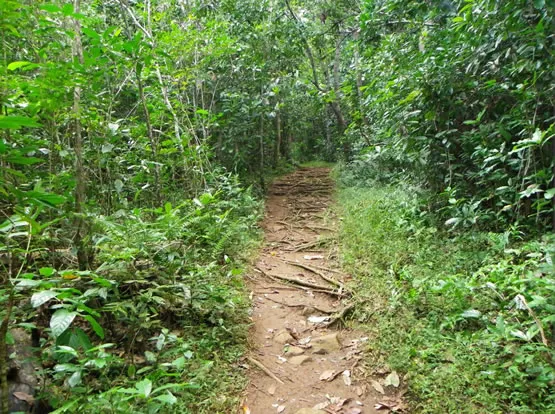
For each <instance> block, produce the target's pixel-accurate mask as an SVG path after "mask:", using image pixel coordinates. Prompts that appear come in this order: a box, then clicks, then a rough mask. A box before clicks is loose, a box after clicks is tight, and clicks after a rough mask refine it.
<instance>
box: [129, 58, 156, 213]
mask: <svg viewBox="0 0 555 414" xmlns="http://www.w3.org/2000/svg"><path fill="white" fill-rule="evenodd" d="M141 71H142V67H141V66H140V65H139V64H137V66H136V69H135V76H136V79H137V88H138V89H139V98H140V99H141V104H142V106H143V112H144V115H145V123H146V133H147V136H148V141H149V143H150V151H151V153H152V160H153V161H154V197H155V199H156V204H157V205H158V206H160V205H162V196H161V193H160V165H159V164H158V145H157V143H156V138H155V136H154V129H153V128H152V122H151V120H150V111H149V109H148V105H147V103H146V98H145V90H144V86H143V80H142V79H141Z"/></svg>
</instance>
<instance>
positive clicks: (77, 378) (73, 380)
mask: <svg viewBox="0 0 555 414" xmlns="http://www.w3.org/2000/svg"><path fill="white" fill-rule="evenodd" d="M67 383H68V385H69V386H70V387H71V388H73V387H75V386H76V385H79V384H81V370H79V371H75V372H74V373H73V374H72V375H71V377H69V379H68V380H67Z"/></svg>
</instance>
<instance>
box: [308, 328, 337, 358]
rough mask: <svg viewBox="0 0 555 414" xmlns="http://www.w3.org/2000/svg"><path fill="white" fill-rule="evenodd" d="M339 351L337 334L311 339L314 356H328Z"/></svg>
mask: <svg viewBox="0 0 555 414" xmlns="http://www.w3.org/2000/svg"><path fill="white" fill-rule="evenodd" d="M340 349H341V342H339V337H338V333H337V332H334V333H331V334H328V335H324V336H320V337H319V338H312V353H314V354H329V353H330V352H334V351H339V350H340Z"/></svg>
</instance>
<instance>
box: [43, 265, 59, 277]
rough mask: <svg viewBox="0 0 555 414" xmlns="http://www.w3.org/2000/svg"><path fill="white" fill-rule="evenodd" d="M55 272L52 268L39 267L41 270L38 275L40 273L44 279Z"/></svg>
mask: <svg viewBox="0 0 555 414" xmlns="http://www.w3.org/2000/svg"><path fill="white" fill-rule="evenodd" d="M55 272H56V269H53V268H51V267H41V268H40V269H39V273H40V274H41V275H42V276H46V277H48V276H52V275H53V274H54V273H55Z"/></svg>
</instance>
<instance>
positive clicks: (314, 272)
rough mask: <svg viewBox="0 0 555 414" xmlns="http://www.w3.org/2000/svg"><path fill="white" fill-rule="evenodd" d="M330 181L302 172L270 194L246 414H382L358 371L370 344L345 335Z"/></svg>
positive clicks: (256, 283)
mask: <svg viewBox="0 0 555 414" xmlns="http://www.w3.org/2000/svg"><path fill="white" fill-rule="evenodd" d="M329 173H330V171H329V169H326V168H304V169H300V170H298V171H296V172H294V173H292V174H289V175H287V176H285V177H283V178H282V179H280V180H278V181H276V182H275V183H274V184H273V186H272V188H271V190H270V196H269V198H268V200H267V204H266V205H267V207H266V218H265V220H264V222H263V228H264V230H265V235H266V237H265V244H264V247H263V251H262V254H261V255H260V258H259V259H258V262H257V263H256V266H255V270H254V272H253V274H252V282H251V285H250V289H251V291H252V299H253V314H252V318H253V321H254V328H253V331H252V333H251V334H252V337H253V342H254V347H255V350H254V351H253V352H252V353H251V356H250V358H249V361H248V364H249V366H250V367H251V370H250V385H249V387H248V390H247V395H246V397H245V402H244V405H243V410H244V412H246V413H251V414H266V413H284V414H288V413H291V414H318V413H322V414H325V413H342V414H357V413H366V414H368V413H378V412H380V413H383V412H384V411H376V409H375V408H374V405H375V404H376V403H377V401H378V400H379V396H380V395H379V394H378V393H377V392H376V391H375V390H374V389H373V388H372V387H371V386H369V384H368V383H367V382H366V381H367V380H366V379H365V376H366V375H365V373H364V370H363V369H362V367H361V366H360V365H362V364H360V365H359V360H360V358H361V356H362V355H361V353H362V349H363V348H364V347H365V345H366V344H365V342H366V341H367V340H368V339H367V338H364V335H363V334H362V333H360V332H353V331H349V330H345V329H343V330H342V329H341V323H340V319H341V316H342V313H343V312H345V311H348V310H349V308H348V306H349V298H348V292H346V291H345V290H344V289H343V287H342V285H343V282H344V281H345V280H346V279H347V276H345V275H344V274H342V273H341V272H340V271H339V270H337V267H336V264H335V261H334V256H335V253H334V251H333V249H331V248H330V246H329V244H330V243H326V239H328V240H329V235H330V234H331V233H332V232H333V229H332V228H333V226H334V224H335V223H334V222H335V221H336V219H335V218H334V217H333V216H332V215H330V214H331V213H329V212H328V206H329V204H330V202H331V195H332V192H333V189H334V183H333V181H332V179H331V178H330V177H329ZM326 218H327V219H326ZM293 263H296V264H297V265H295V264H293ZM303 266H304V267H303ZM283 278H288V279H294V280H297V281H299V282H298V283H291V282H288V281H285V280H283ZM301 284H304V286H301ZM320 291H323V292H320ZM330 322H332V323H331V324H330ZM336 322H338V323H336ZM315 407H316V408H315Z"/></svg>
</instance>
